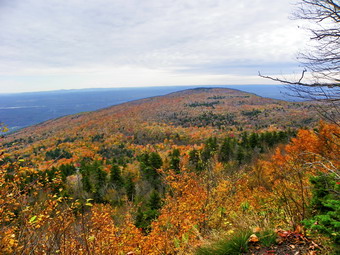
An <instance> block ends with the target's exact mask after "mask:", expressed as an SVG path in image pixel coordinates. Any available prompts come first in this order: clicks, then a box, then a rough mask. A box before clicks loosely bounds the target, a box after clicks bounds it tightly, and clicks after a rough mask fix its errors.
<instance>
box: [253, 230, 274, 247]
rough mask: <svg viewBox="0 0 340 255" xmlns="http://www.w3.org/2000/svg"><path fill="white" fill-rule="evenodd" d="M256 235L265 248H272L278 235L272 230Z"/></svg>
mask: <svg viewBox="0 0 340 255" xmlns="http://www.w3.org/2000/svg"><path fill="white" fill-rule="evenodd" d="M256 235H257V237H258V238H259V239H260V243H261V245H262V246H264V247H270V246H271V245H273V244H276V239H277V234H276V233H275V231H273V230H271V229H268V230H264V231H262V232H260V233H256Z"/></svg>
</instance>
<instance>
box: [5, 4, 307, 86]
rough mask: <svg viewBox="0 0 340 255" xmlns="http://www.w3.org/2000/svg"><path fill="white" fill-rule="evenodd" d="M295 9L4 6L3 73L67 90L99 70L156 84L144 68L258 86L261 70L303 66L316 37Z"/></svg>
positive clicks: (156, 74) (278, 6)
mask: <svg viewBox="0 0 340 255" xmlns="http://www.w3.org/2000/svg"><path fill="white" fill-rule="evenodd" d="M292 9H293V7H292V5H290V4H289V3H288V2H287V1H272V0H245V1H238V0H174V1H159V0H143V1H140V0H115V1H112V0H87V1H84V0H82V1H81V0H68V1H60V0H49V1H45V0H11V1H9V0H2V1H1V2H0V75H1V76H8V78H7V80H8V79H10V80H12V81H15V80H16V78H15V77H17V76H21V77H24V76H27V75H31V77H39V75H41V76H46V75H47V76H48V75H50V76H51V75H53V76H54V78H55V79H57V81H55V82H53V83H54V86H56V87H58V84H57V83H58V77H59V78H60V83H61V82H65V77H72V75H73V76H75V77H76V76H79V75H82V74H83V73H88V72H90V73H92V76H91V77H92V78H91V79H93V81H95V80H96V77H97V78H98V80H101V79H99V77H100V75H103V73H105V75H104V76H106V77H110V79H111V84H118V83H121V79H115V77H114V75H112V74H113V73H116V71H115V70H123V69H124V68H125V69H124V70H129V72H130V73H128V74H126V75H127V76H128V77H130V81H129V80H128V79H127V78H128V77H125V79H124V82H122V84H123V85H127V84H130V83H136V85H137V86H138V85H140V84H146V83H147V81H148V79H149V78H143V77H144V76H143V75H137V76H139V77H140V79H139V80H136V79H134V78H133V77H134V76H136V73H140V72H141V70H144V71H142V73H143V72H144V73H147V74H148V75H145V77H154V79H155V80H160V79H161V77H162V75H164V77H169V76H172V77H177V78H176V82H177V84H184V83H188V82H189V81H188V79H192V81H191V82H190V84H195V83H196V82H197V81H198V80H199V79H200V78H202V77H203V76H204V77H209V78H206V79H207V80H205V83H206V84H207V83H209V79H211V81H212V82H211V83H213V81H214V80H216V79H217V80H219V78H216V77H220V76H221V75H222V76H223V75H225V77H231V76H232V77H239V78H240V79H242V77H244V80H245V81H247V82H248V81H249V77H253V76H256V72H257V70H259V68H264V71H268V72H274V70H275V69H277V70H278V71H283V72H290V70H295V69H296V66H297V65H296V62H295V58H294V57H295V54H296V52H297V51H298V50H299V48H301V47H302V45H303V44H304V43H305V41H306V36H305V35H304V34H303V33H302V31H300V30H299V29H298V28H297V26H296V22H295V21H292V20H289V18H288V16H289V15H290V13H291V12H292ZM101 69H102V71H100V70H101ZM94 70H95V71H94ZM261 70H262V69H261ZM56 73H59V76H58V75H56ZM60 73H63V74H60ZM151 73H152V75H151ZM165 74H166V75H165ZM214 75H216V77H215V78H216V79H215V78H213V76H214ZM9 76H10V77H9ZM118 76H119V75H117V77H118ZM75 77H73V78H72V79H71V78H70V80H73V81H74V80H77V78H75ZM156 77H157V78H156ZM178 77H182V83H181V79H180V78H178ZM184 77H190V78H184ZM195 77H196V78H195ZM246 77H248V78H246ZM2 80H4V79H2ZM0 81H1V80H0ZM230 81H231V80H229V81H228V79H226V80H225V81H224V83H226V82H230ZM21 82H23V83H25V82H24V81H21ZM37 82H39V81H38V80H37ZM80 82H82V79H81V78H79V79H78V83H76V84H74V86H78V87H80V86H81V83H80ZM68 83H69V82H68ZM96 84H98V83H96ZM159 85H162V84H159ZM1 86H5V85H4V84H3V83H1V84H0V87H1ZM27 86H28V87H29V86H30V85H29V84H28V85H27ZM41 86H47V85H46V84H45V85H43V84H41ZM96 86H100V84H98V85H96ZM103 86H104V84H103Z"/></svg>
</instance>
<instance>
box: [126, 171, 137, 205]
mask: <svg viewBox="0 0 340 255" xmlns="http://www.w3.org/2000/svg"><path fill="white" fill-rule="evenodd" d="M124 186H125V192H126V195H127V197H128V199H129V201H133V200H134V197H135V195H136V185H135V183H134V182H133V176H132V175H131V174H129V175H128V176H127V177H126V181H125V185H124Z"/></svg>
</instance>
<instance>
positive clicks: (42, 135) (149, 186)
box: [0, 88, 339, 254]
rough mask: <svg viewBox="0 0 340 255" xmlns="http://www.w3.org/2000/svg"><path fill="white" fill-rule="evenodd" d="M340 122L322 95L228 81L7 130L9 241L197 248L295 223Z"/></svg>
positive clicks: (53, 247)
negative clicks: (252, 88)
mask: <svg viewBox="0 0 340 255" xmlns="http://www.w3.org/2000/svg"><path fill="white" fill-rule="evenodd" d="M300 128H305V129H300ZM306 128H307V129H308V128H309V130H307V129H306ZM299 129H300V130H299ZM312 129H314V130H315V131H313V130H312ZM337 132H338V128H337V127H334V126H332V125H330V124H326V123H322V122H321V124H319V119H318V117H317V114H316V111H315V110H314V107H313V103H307V102H304V103H301V102H300V103H293V102H286V101H281V100H275V99H268V98H262V97H259V96H256V95H254V94H249V93H245V92H242V91H238V90H231V89H222V88H209V89H208V88H200V89H189V90H184V91H179V92H175V93H171V94H168V95H165V96H159V97H151V98H146V99H141V100H136V101H132V102H128V103H124V104H120V105H116V106H112V107H108V108H105V109H102V110H99V111H94V112H86V113H79V114H74V115H69V116H66V117H61V118H58V119H54V120H50V121H46V122H44V123H41V124H39V125H35V126H32V127H28V128H25V129H22V130H20V131H18V132H16V133H13V134H10V135H7V136H6V137H4V138H3V139H2V141H1V145H2V152H1V151H0V153H1V156H0V164H1V167H2V170H1V171H0V181H1V182H2V183H6V184H5V185H4V186H1V187H2V188H1V192H0V195H1V197H0V206H1V207H0V208H1V211H0V212H1V213H2V214H3V217H2V221H0V223H1V225H0V226H1V230H2V233H3V234H1V235H0V249H3V250H5V249H7V250H6V252H7V253H5V254H13V251H15V250H19V251H21V252H23V253H24V254H26V253H29V252H31V251H32V249H33V248H32V247H35V248H34V249H36V247H38V248H39V249H38V250H41V251H42V252H41V253H39V252H38V253H37V254H44V253H62V254H71V253H72V251H74V250H77V254H126V253H128V252H133V254H193V253H195V251H196V249H197V247H199V246H202V245H203V244H205V243H208V241H209V242H210V241H213V240H214V236H216V235H217V233H218V236H221V237H223V238H229V237H230V236H232V235H233V233H237V232H240V231H248V232H247V233H249V231H252V229H253V228H257V229H262V230H266V231H269V230H270V231H271V232H270V233H272V232H273V229H274V228H276V227H280V228H281V227H282V228H296V227H297V226H299V225H300V224H301V221H302V220H304V219H306V218H307V216H308V217H309V216H310V215H309V214H308V212H307V209H306V208H307V206H308V205H309V203H310V200H311V196H312V194H311V191H310V184H309V178H310V176H311V175H315V174H316V173H317V172H320V171H324V169H323V168H322V167H323V166H325V167H326V166H327V167H330V168H332V167H337V166H338V165H339V162H338V159H337V156H336V155H338V152H339V151H338V147H336V146H335V145H334V144H336V143H333V142H334V141H335V140H336V139H338V137H337V136H334V134H336V133H337ZM317 134H322V136H318V135H317ZM330 141H333V142H330ZM287 144H288V145H287ZM311 154H312V155H313V157H310V155H311ZM320 158H321V159H322V160H324V159H325V160H326V162H324V163H323V165H322V166H320V164H313V165H312V166H311V167H310V166H307V167H306V164H305V163H304V162H309V163H310V162H312V161H313V162H314V161H318V162H320V160H321V159H320ZM304 160H305V161H304ZM296 169H299V170H298V171H297V170H296ZM325 169H326V168H325ZM327 169H328V168H327ZM301 196H302V197H303V199H302V200H301V199H300V198H301ZM9 223H10V224H9ZM262 230H261V231H262ZM261 233H262V232H261ZM262 234H263V233H262ZM76 237H77V238H76ZM248 238H249V235H248V234H247V238H246V239H248ZM274 239H275V238H274ZM246 243H247V240H246ZM309 244H310V243H309V242H306V243H305V245H304V246H303V247H302V248H301V250H308V249H310V247H309ZM314 248H315V247H314ZM314 248H313V249H314ZM254 249H255V248H254ZM292 252H293V251H292ZM289 254H290V253H289ZM292 254H295V253H292ZM320 254H321V253H320Z"/></svg>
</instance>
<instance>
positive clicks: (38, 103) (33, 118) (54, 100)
mask: <svg viewBox="0 0 340 255" xmlns="http://www.w3.org/2000/svg"><path fill="white" fill-rule="evenodd" d="M189 88H194V86H182V87H181V86H169V87H142V88H111V89H109V88H107V89H79V90H60V91H47V92H31V93H16V94H0V122H2V123H4V124H5V125H6V126H7V127H8V128H9V129H10V130H17V129H20V128H23V127H26V126H30V125H34V124H38V123H40V122H43V121H46V120H49V119H54V118H58V117H61V116H65V115H69V114H75V113H79V112H87V111H95V110H98V109H100V108H104V107H109V106H111V105H117V104H120V103H124V102H128V101H131V100H137V99H141V98H147V97H151V96H160V95H165V94H168V93H171V92H175V91H178V90H183V89H189ZM229 88H235V89H240V90H243V91H246V92H251V93H256V94H257V95H260V96H263V97H270V98H275V99H286V100H293V99H294V98H288V97H285V94H284V93H285V92H286V90H285V88H284V86H274V85H272V86H265V85H240V86H229Z"/></svg>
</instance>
